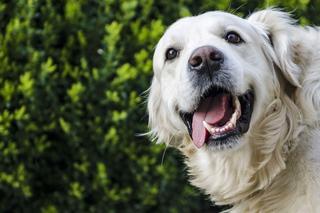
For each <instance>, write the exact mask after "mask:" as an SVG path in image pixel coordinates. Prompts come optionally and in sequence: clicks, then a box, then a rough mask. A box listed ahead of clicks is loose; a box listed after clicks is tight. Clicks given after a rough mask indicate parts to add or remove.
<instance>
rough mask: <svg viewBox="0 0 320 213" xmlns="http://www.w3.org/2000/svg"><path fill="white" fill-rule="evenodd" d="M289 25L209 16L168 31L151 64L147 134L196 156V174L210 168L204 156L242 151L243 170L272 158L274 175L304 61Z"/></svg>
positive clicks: (265, 16) (273, 16) (276, 14)
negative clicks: (205, 167) (148, 128)
mask: <svg viewBox="0 0 320 213" xmlns="http://www.w3.org/2000/svg"><path fill="white" fill-rule="evenodd" d="M292 22H293V21H292V19H290V17H289V16H288V15H287V14H286V13H283V12H280V11H276V10H265V11H260V12H257V13H254V14H252V15H251V16H250V17H249V18H248V19H242V18H239V17H237V16H235V15H232V14H229V13H224V12H208V13H205V14H202V15H199V16H195V17H187V18H183V19H180V20H178V21H177V22H175V23H174V24H173V25H171V26H170V27H169V28H168V30H167V31H166V32H165V34H164V35H163V37H162V38H161V39H160V41H159V43H158V44H157V47H156V50H155V53H154V58H153V62H154V63H153V68H154V78H153V81H152V85H151V88H150V95H149V99H148V111H149V125H150V127H151V132H152V134H153V135H154V136H156V137H157V138H158V139H159V140H160V141H164V142H166V143H168V144H171V145H173V146H176V147H178V148H180V149H181V150H182V151H184V153H185V154H186V155H187V156H188V157H189V158H190V159H191V158H194V156H195V155H196V156H197V159H198V160H200V161H201V162H198V163H193V162H192V160H191V161H190V162H191V163H190V164H193V166H194V167H198V170H199V171H202V170H204V167H201V166H199V164H201V163H202V161H207V162H206V163H204V164H206V166H211V167H214V166H213V165H208V164H209V163H208V162H209V161H210V159H206V158H212V156H220V157H221V156H223V155H224V156H229V158H230V155H233V154H234V152H232V153H233V154H230V151H228V152H226V150H231V151H234V150H235V151H236V152H238V153H239V152H240V151H239V149H241V150H246V151H243V154H244V152H246V154H247V155H248V156H245V157H244V158H246V160H243V159H242V160H240V161H242V162H243V161H246V162H245V163H241V164H242V165H246V166H247V167H248V168H249V167H250V169H251V170H250V171H254V172H253V173H256V172H257V171H258V170H259V169H258V168H262V167H264V168H265V167H267V166H268V162H270V160H271V161H272V159H273V157H274V158H277V160H278V161H279V162H278V164H277V165H278V166H275V165H272V167H277V169H276V170H277V171H273V172H272V174H274V175H275V174H276V173H277V172H278V171H280V170H281V168H283V167H284V163H283V160H281V159H282V155H283V153H284V152H286V151H284V150H285V149H288V147H289V146H290V142H289V141H291V139H292V137H293V136H292V135H294V130H293V129H294V125H296V123H297V120H298V118H297V117H298V116H299V113H298V112H297V110H296V106H295V104H294V102H293V101H292V100H291V97H290V96H292V94H293V91H294V90H295V88H297V87H299V86H300V83H299V80H300V76H301V68H302V66H303V64H299V62H300V61H303V60H302V59H301V58H300V53H299V51H302V50H300V49H299V48H300V45H299V43H298V42H297V41H296V40H295V39H294V36H293V34H292V33H294V27H293V26H292ZM290 113H293V115H290ZM186 147H188V148H187V149H188V151H185V149H186ZM252 150H254V151H252ZM199 153H201V156H200V154H199ZM234 155H236V154H234ZM208 156H209V157H208ZM279 156H280V157H279ZM204 159H206V160H204ZM234 159H236V158H235V157H234ZM253 159H254V160H253ZM238 160H239V159H238ZM253 161H255V162H253ZM234 163H236V160H235V162H234ZM196 164H197V165H196ZM239 164H240V162H239ZM191 166H192V165H191ZM248 168H246V169H248ZM272 170H275V168H272ZM194 173H197V172H194ZM198 173H199V172H198ZM217 173H219V172H217ZM253 173H251V174H250V175H249V176H250V177H251V178H252V176H253V175H254V174H253ZM198 175H199V174H195V176H198ZM229 175H231V174H229ZM249 176H248V177H247V179H246V181H249V179H250V177H249ZM196 178H197V177H196ZM267 179H268V178H267ZM250 181H252V180H250ZM268 181H269V179H268V180H265V182H268ZM265 184H266V183H264V184H261V185H265ZM196 185H198V186H200V187H202V188H205V187H206V186H205V184H204V183H203V184H201V183H200V181H199V180H198V181H197V183H196ZM230 187H231V186H230ZM232 190H234V188H233V189H232ZM246 190H247V189H246ZM211 191H212V190H211ZM244 191H245V190H244ZM215 193H217V192H216V191H215ZM242 193H243V191H242ZM210 194H211V193H210ZM226 197H228V196H225V198H226ZM230 197H231V196H229V198H230Z"/></svg>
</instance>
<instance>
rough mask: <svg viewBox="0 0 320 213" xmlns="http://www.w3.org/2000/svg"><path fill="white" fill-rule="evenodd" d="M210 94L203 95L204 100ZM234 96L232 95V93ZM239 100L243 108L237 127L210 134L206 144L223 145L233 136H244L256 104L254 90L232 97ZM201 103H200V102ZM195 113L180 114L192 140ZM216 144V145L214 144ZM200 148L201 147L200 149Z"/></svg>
mask: <svg viewBox="0 0 320 213" xmlns="http://www.w3.org/2000/svg"><path fill="white" fill-rule="evenodd" d="M218 89H219V90H220V91H223V92H226V91H227V90H225V89H221V88H218ZM207 95H208V94H203V95H202V98H204V97H205V96H207ZM231 95H232V93H231ZM232 96H234V97H236V98H237V99H239V102H240V107H241V112H242V113H241V116H240V117H239V118H238V119H237V121H236V125H235V127H234V128H230V129H229V130H228V131H225V132H221V133H217V134H210V135H209V137H208V139H207V140H206V141H205V144H206V145H208V144H211V143H210V142H212V141H219V143H222V142H223V141H224V140H228V139H229V138H232V137H233V136H236V137H239V136H241V135H242V134H244V133H246V132H247V131H248V129H249V126H250V121H251V114H252V111H253V103H254V91H253V89H248V90H247V91H246V92H245V93H243V94H242V95H234V94H233V95H232ZM199 103H200V101H199ZM194 112H195V111H193V112H180V116H181V118H182V120H183V122H184V123H185V125H186V126H187V129H188V132H189V135H190V137H191V138H192V120H193V115H194ZM214 144H216V143H214ZM199 148H200V147H199Z"/></svg>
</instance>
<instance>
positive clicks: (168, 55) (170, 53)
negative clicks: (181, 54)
mask: <svg viewBox="0 0 320 213" xmlns="http://www.w3.org/2000/svg"><path fill="white" fill-rule="evenodd" d="M177 56H178V50H176V49H174V48H169V49H168V50H167V52H166V60H172V59H174V58H176V57H177Z"/></svg>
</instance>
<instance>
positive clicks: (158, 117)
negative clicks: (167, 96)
mask: <svg viewBox="0 0 320 213" xmlns="http://www.w3.org/2000/svg"><path fill="white" fill-rule="evenodd" d="M163 107H164V106H163V103H162V98H161V84H160V82H159V80H158V79H157V78H156V77H153V80H152V84H151V87H150V88H149V96H148V115H149V122H148V125H149V128H150V132H149V135H150V136H151V137H152V139H153V140H156V141H157V142H158V143H160V142H165V143H170V139H171V137H172V136H171V134H170V129H169V127H170V122H169V121H168V119H167V115H166V113H165V109H164V108H163Z"/></svg>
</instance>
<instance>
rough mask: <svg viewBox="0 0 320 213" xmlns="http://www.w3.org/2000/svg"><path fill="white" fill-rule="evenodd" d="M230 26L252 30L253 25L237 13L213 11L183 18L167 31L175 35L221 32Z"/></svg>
mask: <svg viewBox="0 0 320 213" xmlns="http://www.w3.org/2000/svg"><path fill="white" fill-rule="evenodd" d="M228 26H236V27H237V28H243V29H246V28H247V29H248V30H250V28H251V25H250V24H249V23H248V21H247V20H246V19H243V18H240V17H238V16H236V15H233V14H230V13H226V12H222V11H213V12H206V13H204V14H201V15H198V16H192V17H186V18H182V19H180V20H178V21H176V22H175V23H173V24H172V25H171V26H170V27H169V28H168V29H167V31H166V34H165V35H166V36H168V37H175V36H179V37H180V36H181V35H186V36H187V35H190V33H191V32H192V31H194V32H197V33H195V34H193V35H196V34H198V33H200V31H209V32H212V33H219V32H221V31H223V30H224V29H225V28H226V27H228Z"/></svg>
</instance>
